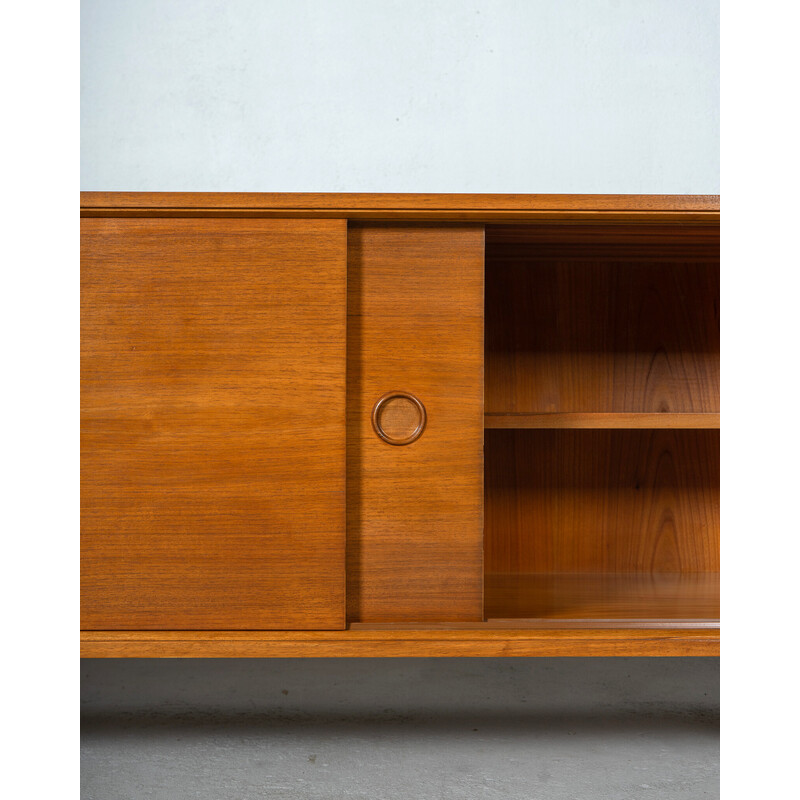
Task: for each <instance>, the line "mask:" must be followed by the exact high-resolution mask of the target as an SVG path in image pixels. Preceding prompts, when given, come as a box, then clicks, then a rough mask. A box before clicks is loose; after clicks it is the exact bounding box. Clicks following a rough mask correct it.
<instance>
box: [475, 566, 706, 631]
mask: <svg viewBox="0 0 800 800" xmlns="http://www.w3.org/2000/svg"><path fill="white" fill-rule="evenodd" d="M485 592H486V618H487V620H488V621H489V622H490V623H492V622H496V621H497V620H515V621H519V619H520V618H525V619H531V620H545V621H548V622H550V623H551V624H553V625H559V624H562V625H563V624H564V621H565V620H571V621H574V620H587V621H591V620H605V621H608V623H609V624H616V625H617V626H620V625H623V626H624V625H626V624H627V625H639V626H642V627H647V625H648V624H656V623H657V624H659V625H669V624H670V623H676V622H679V621H691V620H699V621H701V622H703V623H704V624H708V623H709V622H712V621H715V622H716V624H717V625H719V573H717V572H692V573H683V574H681V573H664V572H661V573H642V572H639V573H632V574H631V573H628V574H619V573H617V574H614V573H605V574H603V573H600V574H596V573H579V574H571V575H570V574H563V573H560V574H553V573H550V574H548V573H539V574H530V573H525V574H521V573H511V574H489V575H487V576H486V586H485ZM667 621H668V622H667Z"/></svg>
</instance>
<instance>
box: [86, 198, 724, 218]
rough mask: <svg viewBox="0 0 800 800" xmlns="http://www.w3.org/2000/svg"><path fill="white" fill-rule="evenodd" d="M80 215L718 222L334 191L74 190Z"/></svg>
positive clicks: (686, 204)
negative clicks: (79, 202) (77, 192)
mask: <svg viewBox="0 0 800 800" xmlns="http://www.w3.org/2000/svg"><path fill="white" fill-rule="evenodd" d="M81 214H82V215H84V216H107V215H111V216H121V215H128V216H159V215H161V216H166V217H171V216H176V217H180V216H197V217H203V216H210V217H214V216H220V217H229V216H233V217H237V216H239V217H248V216H249V217H281V218H287V217H315V218H318V219H321V218H324V217H336V218H347V219H394V220H398V219H414V220H420V221H423V220H428V221H431V220H472V221H487V222H488V221H497V220H501V221H509V220H511V221H514V220H516V221H531V220H534V221H547V220H554V219H555V220H564V219H573V220H578V221H582V222H592V221H596V220H598V219H601V220H603V222H604V223H617V222H625V221H630V220H634V221H636V222H643V221H651V222H652V221H665V220H673V221H678V220H679V221H681V222H682V223H683V224H687V225H689V224H695V223H699V224H704V223H708V222H714V221H718V220H719V196H718V195H600V194H596V195H586V194H584V195H569V194H549V195H536V194H370V193H363V194H352V193H345V194H336V193H313V192H305V193H261V192H81Z"/></svg>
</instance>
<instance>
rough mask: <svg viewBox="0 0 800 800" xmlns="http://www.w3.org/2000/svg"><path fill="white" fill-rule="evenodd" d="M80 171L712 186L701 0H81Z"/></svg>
mask: <svg viewBox="0 0 800 800" xmlns="http://www.w3.org/2000/svg"><path fill="white" fill-rule="evenodd" d="M81 16H82V19H81V31H82V32H81V51H82V55H81V62H82V63H81V66H82V70H81V72H82V79H81V97H82V100H81V133H82V137H81V138H82V143H81V188H82V189H84V190H141V191H328V192H337V191H353V192H544V193H551V192H553V193H559V192H566V193H570V192H589V193H592V192H602V193H606V192H607V193H628V192H630V193H678V194H682V193H687V194H716V193H718V192H719V148H718V138H719V6H718V3H717V1H716V0H83V2H82V6H81Z"/></svg>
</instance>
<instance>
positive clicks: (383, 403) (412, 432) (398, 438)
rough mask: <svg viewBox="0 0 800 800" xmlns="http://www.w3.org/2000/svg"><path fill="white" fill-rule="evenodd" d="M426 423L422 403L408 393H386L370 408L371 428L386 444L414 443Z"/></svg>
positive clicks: (425, 414) (426, 419) (426, 417)
mask: <svg viewBox="0 0 800 800" xmlns="http://www.w3.org/2000/svg"><path fill="white" fill-rule="evenodd" d="M427 421H428V415H427V413H426V412H425V406H424V405H422V401H421V400H420V399H419V398H418V397H414V395H413V394H409V393H408V392H387V393H386V394H384V395H382V396H381V397H379V398H378V400H377V401H376V402H375V405H374V406H373V408H372V427H373V429H374V430H375V433H377V434H378V436H379V437H380V438H381V439H383V441H384V442H386V443H387V444H397V445H401V444H411V442H415V441H416V440H417V439H419V437H420V436H422V432H423V431H424V430H425V423H426V422H427Z"/></svg>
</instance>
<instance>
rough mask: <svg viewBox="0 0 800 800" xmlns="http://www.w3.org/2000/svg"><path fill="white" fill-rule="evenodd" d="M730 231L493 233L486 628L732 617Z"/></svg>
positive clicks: (680, 623) (613, 228)
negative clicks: (727, 356)
mask: <svg viewBox="0 0 800 800" xmlns="http://www.w3.org/2000/svg"><path fill="white" fill-rule="evenodd" d="M718 231H719V229H718V227H716V226H714V227H712V226H703V225H695V226H691V225H690V226H686V225H681V226H678V225H668V224H664V225H631V224H625V225H615V224H613V223H609V224H606V225H598V224H591V225H589V224H583V225H581V224H575V223H572V224H562V225H516V226H511V225H508V226H500V225H498V226H487V229H486V256H485V259H486V317H485V324H486V334H485V336H486V353H485V368H486V373H485V374H486V378H485V381H486V383H485V411H486V417H485V427H486V431H485V443H484V447H485V509H484V511H485V530H484V571H485V586H484V614H485V618H486V620H487V621H488V622H493V621H494V622H497V623H498V624H500V623H501V622H502V623H507V622H509V621H515V622H517V623H519V624H522V623H523V622H524V623H525V624H530V625H534V626H535V625H541V626H543V627H547V626H551V627H564V626H567V627H568V626H584V625H585V626H587V627H592V626H600V627H640V626H641V627H653V626H659V625H663V626H669V627H705V626H716V625H718V618H719V239H718V236H719V232H718Z"/></svg>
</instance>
